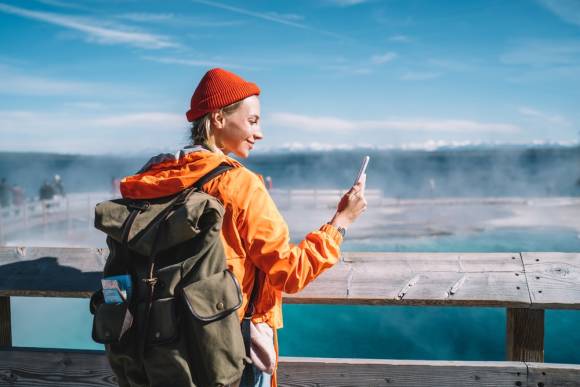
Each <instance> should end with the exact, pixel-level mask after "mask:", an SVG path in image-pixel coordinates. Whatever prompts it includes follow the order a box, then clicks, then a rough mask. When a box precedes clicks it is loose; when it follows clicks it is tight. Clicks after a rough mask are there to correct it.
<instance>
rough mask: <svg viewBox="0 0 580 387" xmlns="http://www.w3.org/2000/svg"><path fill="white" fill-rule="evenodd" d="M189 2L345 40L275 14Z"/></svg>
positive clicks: (217, 3) (216, 4)
mask: <svg viewBox="0 0 580 387" xmlns="http://www.w3.org/2000/svg"><path fill="white" fill-rule="evenodd" d="M191 1H193V2H194V3H199V4H204V5H207V6H209V7H214V8H219V9H224V10H226V11H230V12H234V13H237V14H240V15H245V16H250V17H254V18H257V19H262V20H267V21H270V22H274V23H278V24H283V25H286V26H290V27H295V28H299V29H303V30H308V31H314V32H318V33H321V34H323V35H327V36H332V37H334V38H339V39H345V37H344V36H341V35H339V34H335V33H334V32H330V31H325V30H320V29H316V28H312V27H310V26H307V25H305V24H302V23H298V22H296V21H294V20H290V19H288V18H287V17H285V16H279V15H277V14H273V13H270V12H255V11H250V10H248V9H244V8H240V7H234V6H231V5H227V4H222V3H219V2H217V1H208V0H191Z"/></svg>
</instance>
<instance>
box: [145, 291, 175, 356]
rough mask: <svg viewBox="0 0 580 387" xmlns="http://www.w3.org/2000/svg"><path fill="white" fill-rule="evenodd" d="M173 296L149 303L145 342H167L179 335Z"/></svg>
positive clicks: (154, 343)
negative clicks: (147, 330)
mask: <svg viewBox="0 0 580 387" xmlns="http://www.w3.org/2000/svg"><path fill="white" fill-rule="evenodd" d="M178 327H179V321H178V317H177V310H176V307H175V298H173V297H170V298H162V299H159V300H155V301H153V303H151V312H150V314H149V332H148V333H147V344H149V345H156V344H164V343H169V342H172V341H174V340H175V339H177V337H178V336H179V329H178Z"/></svg>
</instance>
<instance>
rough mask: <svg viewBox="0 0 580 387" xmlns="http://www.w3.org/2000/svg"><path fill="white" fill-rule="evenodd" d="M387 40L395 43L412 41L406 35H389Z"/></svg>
mask: <svg viewBox="0 0 580 387" xmlns="http://www.w3.org/2000/svg"><path fill="white" fill-rule="evenodd" d="M389 41H391V42H397V43H410V42H412V41H413V39H411V38H410V37H409V36H407V35H393V36H390V37H389Z"/></svg>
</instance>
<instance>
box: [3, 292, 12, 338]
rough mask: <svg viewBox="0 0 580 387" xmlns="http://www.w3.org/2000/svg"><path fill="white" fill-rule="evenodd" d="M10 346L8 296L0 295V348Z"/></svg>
mask: <svg viewBox="0 0 580 387" xmlns="http://www.w3.org/2000/svg"><path fill="white" fill-rule="evenodd" d="M11 346H12V323H11V321H10V297H0V348H6V347H11Z"/></svg>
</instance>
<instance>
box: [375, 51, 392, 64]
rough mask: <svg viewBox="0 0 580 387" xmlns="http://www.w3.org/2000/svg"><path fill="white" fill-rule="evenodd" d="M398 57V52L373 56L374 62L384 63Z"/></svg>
mask: <svg viewBox="0 0 580 387" xmlns="http://www.w3.org/2000/svg"><path fill="white" fill-rule="evenodd" d="M397 57H398V55H397V53H396V52H387V53H384V54H382V55H375V56H373V57H372V58H371V62H372V63H373V64H383V63H387V62H390V61H392V60H394V59H396V58H397Z"/></svg>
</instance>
